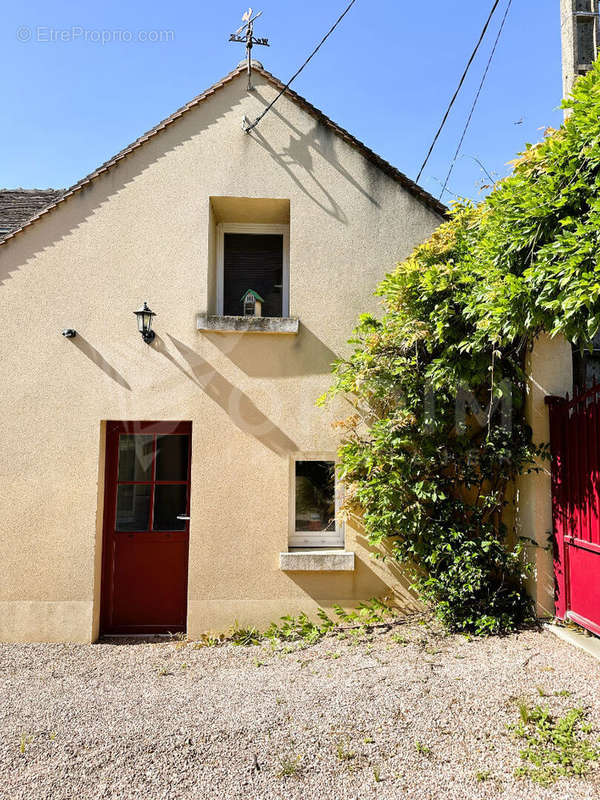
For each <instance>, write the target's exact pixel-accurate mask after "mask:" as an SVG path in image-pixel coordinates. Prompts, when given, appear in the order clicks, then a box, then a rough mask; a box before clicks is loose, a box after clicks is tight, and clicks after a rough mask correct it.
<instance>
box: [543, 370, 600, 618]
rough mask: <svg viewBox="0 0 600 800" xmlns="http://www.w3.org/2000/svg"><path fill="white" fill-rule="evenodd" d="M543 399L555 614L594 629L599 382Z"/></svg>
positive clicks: (599, 524) (598, 591)
mask: <svg viewBox="0 0 600 800" xmlns="http://www.w3.org/2000/svg"><path fill="white" fill-rule="evenodd" d="M547 403H548V405H549V406H550V449H551V453H552V518H553V533H554V574H555V586H556V616H557V617H559V619H571V620H573V622H576V623H577V624H579V625H582V626H583V627H585V628H587V629H588V630H590V631H593V632H594V633H597V634H600V492H599V488H600V487H599V481H600V385H599V386H595V387H594V388H592V389H590V390H589V391H587V392H585V393H584V394H581V395H579V396H577V397H575V398H574V399H573V400H571V401H569V399H568V397H567V399H566V400H564V399H562V398H558V397H549V398H547Z"/></svg>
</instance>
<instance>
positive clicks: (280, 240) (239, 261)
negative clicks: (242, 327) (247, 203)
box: [217, 223, 289, 317]
mask: <svg viewBox="0 0 600 800" xmlns="http://www.w3.org/2000/svg"><path fill="white" fill-rule="evenodd" d="M218 244H219V254H218V273H217V275H218V281H217V286H218V300H217V309H218V313H219V314H222V315H224V316H231V317H241V316H244V315H247V314H248V313H249V308H250V303H249V302H248V298H249V297H251V298H253V299H254V302H253V303H252V312H253V314H254V315H256V316H262V317H287V316H288V315H289V300H288V291H289V289H288V286H289V268H288V264H289V255H288V252H289V226H288V225H259V224H238V223H222V224H220V225H219V238H218Z"/></svg>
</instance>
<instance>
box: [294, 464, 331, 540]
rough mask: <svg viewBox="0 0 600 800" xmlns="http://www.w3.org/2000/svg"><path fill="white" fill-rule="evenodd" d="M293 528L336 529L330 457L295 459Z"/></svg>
mask: <svg viewBox="0 0 600 800" xmlns="http://www.w3.org/2000/svg"><path fill="white" fill-rule="evenodd" d="M296 530H297V531H335V464H334V463H333V461H296Z"/></svg>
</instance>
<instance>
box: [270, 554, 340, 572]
mask: <svg viewBox="0 0 600 800" xmlns="http://www.w3.org/2000/svg"><path fill="white" fill-rule="evenodd" d="M279 569H280V570H282V571H283V572H353V570H354V553H351V552H348V551H347V550H292V551H288V552H287V553H280V554H279Z"/></svg>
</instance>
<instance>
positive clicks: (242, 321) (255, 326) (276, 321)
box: [197, 314, 299, 335]
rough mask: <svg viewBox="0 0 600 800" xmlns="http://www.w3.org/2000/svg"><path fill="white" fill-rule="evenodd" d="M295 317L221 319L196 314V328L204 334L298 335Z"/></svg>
mask: <svg viewBox="0 0 600 800" xmlns="http://www.w3.org/2000/svg"><path fill="white" fill-rule="evenodd" d="M298 322H299V320H298V318H297V317H221V316H217V315H212V314H198V317H197V328H198V330H199V331H204V332H205V333H284V334H288V335H289V334H292V335H295V334H297V333H298Z"/></svg>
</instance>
